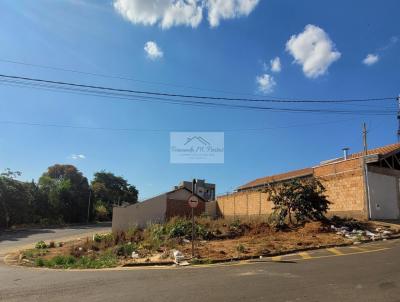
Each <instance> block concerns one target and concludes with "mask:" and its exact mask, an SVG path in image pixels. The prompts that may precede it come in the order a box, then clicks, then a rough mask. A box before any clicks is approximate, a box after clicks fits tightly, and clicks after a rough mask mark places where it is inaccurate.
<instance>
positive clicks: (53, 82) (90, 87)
mask: <svg viewBox="0 0 400 302" xmlns="http://www.w3.org/2000/svg"><path fill="white" fill-rule="evenodd" d="M0 78H3V79H14V80H24V81H30V82H35V83H47V84H54V85H62V86H69V87H81V88H89V89H96V90H101V91H113V92H126V93H133V94H139V95H153V96H163V97H178V98H190V99H202V100H204V99H206V100H214V101H216V100H218V101H242V102H275V103H351V102H371V101H387V100H396V99H397V97H381V98H365V99H342V100H325V101H322V100H283V99H282V100H277V99H250V98H228V97H218V96H204V95H188V94H176V93H166V92H155V91H144V90H132V89H122V88H113V87H105V86H96V85H84V84H78V83H70V82H63V81H53V80H44V79H38V78H30V77H22V76H12V75H5V74H0Z"/></svg>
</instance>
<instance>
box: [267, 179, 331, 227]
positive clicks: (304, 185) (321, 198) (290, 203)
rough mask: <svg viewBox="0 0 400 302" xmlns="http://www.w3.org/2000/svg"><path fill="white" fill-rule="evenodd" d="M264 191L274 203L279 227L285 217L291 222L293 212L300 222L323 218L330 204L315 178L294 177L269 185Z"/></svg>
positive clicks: (282, 224)
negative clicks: (300, 178)
mask: <svg viewBox="0 0 400 302" xmlns="http://www.w3.org/2000/svg"><path fill="white" fill-rule="evenodd" d="M265 192H267V193H268V194H269V198H270V200H271V201H272V202H273V204H274V208H273V209H274V211H275V212H274V213H275V214H276V215H277V220H278V226H279V227H282V226H284V225H285V220H286V218H288V219H289V222H290V224H293V222H292V215H293V214H294V216H295V218H296V220H297V222H300V223H302V222H305V221H306V220H324V219H325V213H326V212H327V210H328V208H329V204H330V202H329V201H328V200H327V198H326V196H325V195H324V192H325V188H324V186H323V185H322V184H321V182H320V181H319V180H317V179H316V178H311V179H307V180H299V179H294V180H291V181H288V182H284V183H282V184H279V185H270V186H269V187H268V188H267V189H265Z"/></svg>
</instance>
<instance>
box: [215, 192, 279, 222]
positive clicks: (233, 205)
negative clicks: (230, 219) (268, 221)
mask: <svg viewBox="0 0 400 302" xmlns="http://www.w3.org/2000/svg"><path fill="white" fill-rule="evenodd" d="M272 206H273V205H272V202H271V201H269V199H268V195H267V193H262V192H259V191H247V192H239V193H235V194H230V195H224V196H219V197H218V199H217V211H218V214H219V215H221V216H234V217H241V216H257V215H266V214H270V213H272Z"/></svg>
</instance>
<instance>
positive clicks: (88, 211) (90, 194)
mask: <svg viewBox="0 0 400 302" xmlns="http://www.w3.org/2000/svg"><path fill="white" fill-rule="evenodd" d="M91 197H92V190H91V189H90V188H89V200H88V206H87V218H86V223H87V224H89V217H90V198H91Z"/></svg>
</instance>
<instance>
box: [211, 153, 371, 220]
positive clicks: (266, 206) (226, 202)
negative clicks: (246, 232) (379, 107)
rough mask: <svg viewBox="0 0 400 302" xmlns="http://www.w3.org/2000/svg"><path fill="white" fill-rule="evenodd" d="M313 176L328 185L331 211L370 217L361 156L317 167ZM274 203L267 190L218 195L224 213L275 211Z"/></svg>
mask: <svg viewBox="0 0 400 302" xmlns="http://www.w3.org/2000/svg"><path fill="white" fill-rule="evenodd" d="M314 176H315V177H317V178H318V179H320V181H321V183H322V184H323V185H324V186H325V188H326V192H325V194H326V195H327V197H328V200H329V201H330V202H331V203H332V204H331V205H330V210H329V212H328V215H339V216H348V217H354V218H360V219H366V218H367V208H366V202H365V200H364V199H365V198H364V182H363V174H362V168H361V161H360V159H353V160H347V161H342V162H337V163H334V164H327V165H323V166H318V167H316V168H314ZM272 207H273V204H272V202H271V201H269V200H268V195H267V194H266V193H261V192H258V191H243V192H238V193H234V194H230V195H224V196H218V197H217V210H218V213H219V215H221V216H234V217H242V216H254V215H268V214H271V213H272Z"/></svg>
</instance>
